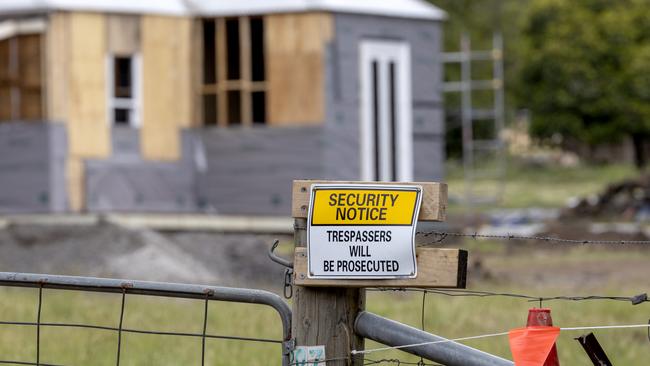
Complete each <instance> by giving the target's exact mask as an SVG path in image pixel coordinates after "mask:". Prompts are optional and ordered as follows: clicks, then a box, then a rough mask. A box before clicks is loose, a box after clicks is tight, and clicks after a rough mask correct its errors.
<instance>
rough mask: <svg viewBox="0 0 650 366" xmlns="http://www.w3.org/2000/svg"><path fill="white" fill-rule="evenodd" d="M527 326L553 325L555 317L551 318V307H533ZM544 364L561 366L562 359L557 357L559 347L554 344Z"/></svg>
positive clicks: (529, 313) (529, 311)
mask: <svg viewBox="0 0 650 366" xmlns="http://www.w3.org/2000/svg"><path fill="white" fill-rule="evenodd" d="M526 326H527V327H535V326H548V327H552V326H553V319H551V309H540V308H532V309H529V310H528V321H527V322H526ZM544 366H560V360H559V359H558V358H557V347H556V346H555V344H553V348H551V352H550V353H549V354H548V357H547V358H546V362H544Z"/></svg>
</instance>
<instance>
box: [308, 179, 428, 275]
mask: <svg viewBox="0 0 650 366" xmlns="http://www.w3.org/2000/svg"><path fill="white" fill-rule="evenodd" d="M421 202H422V187H420V186H406V185H404V186H403V185H379V184H346V185H341V184H314V185H312V187H311V196H310V203H309V213H308V226H307V231H308V233H307V253H308V265H307V267H308V270H309V272H308V273H309V278H330V279H336V278H339V279H373V278H374V279H381V278H414V277H416V275H417V266H416V261H415V226H416V224H417V219H418V213H419V212H420V204H421Z"/></svg>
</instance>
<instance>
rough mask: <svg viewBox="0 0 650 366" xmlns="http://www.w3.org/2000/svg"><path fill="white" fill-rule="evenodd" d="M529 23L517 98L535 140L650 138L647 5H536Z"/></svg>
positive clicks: (584, 1)
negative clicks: (558, 137)
mask: <svg viewBox="0 0 650 366" xmlns="http://www.w3.org/2000/svg"><path fill="white" fill-rule="evenodd" d="M524 18H525V20H524V24H523V27H522V29H521V32H522V42H521V45H520V48H519V52H518V54H519V56H520V58H521V60H520V64H521V68H520V69H519V71H518V76H519V81H518V83H517V86H518V87H517V97H518V101H519V105H520V106H522V107H527V108H529V109H530V110H531V111H532V112H533V113H532V116H533V120H532V126H531V127H532V133H533V134H534V135H536V136H538V137H541V138H545V137H550V136H552V135H553V134H556V133H559V134H561V135H562V136H564V137H569V138H574V139H577V140H580V141H583V142H586V143H587V144H590V145H595V144H600V143H603V142H611V141H612V140H614V139H617V138H620V137H622V136H624V135H629V134H648V133H650V42H649V41H650V22H648V19H650V2H648V1H647V0H580V1H572V0H532V1H531V3H530V7H529V8H528V10H527V12H526V14H525V17H524Z"/></svg>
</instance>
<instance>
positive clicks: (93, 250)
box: [0, 223, 290, 288]
mask: <svg viewBox="0 0 650 366" xmlns="http://www.w3.org/2000/svg"><path fill="white" fill-rule="evenodd" d="M272 240H273V237H270V236H269V237H267V236H259V235H241V234H222V233H195V232H182V233H181V232H178V233H163V232H157V231H152V230H143V229H130V228H124V227H120V226H116V225H112V224H106V223H101V224H99V225H94V226H44V225H11V226H8V227H6V228H5V229H2V230H0V271H3V272H32V273H48V274H65V275H84V276H99V277H115V278H127V279H138V280H150V281H171V282H185V283H205V284H212V285H224V286H247V287H265V288H270V287H273V288H280V287H281V284H282V280H283V274H284V269H283V268H282V267H281V266H280V265H278V264H275V263H273V262H271V261H270V260H269V259H268V257H267V251H268V248H269V246H270V245H271V242H272ZM287 240H290V239H287Z"/></svg>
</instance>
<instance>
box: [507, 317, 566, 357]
mask: <svg viewBox="0 0 650 366" xmlns="http://www.w3.org/2000/svg"><path fill="white" fill-rule="evenodd" d="M559 335H560V328H558V327H547V326H534V327H526V328H517V329H512V330H511V331H510V332H509V333H508V338H509V339H510V352H512V358H513V359H514V361H515V366H543V365H544V362H545V361H546V358H547V357H548V354H549V352H551V348H552V347H553V344H555V340H556V339H557V337H558V336H559Z"/></svg>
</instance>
